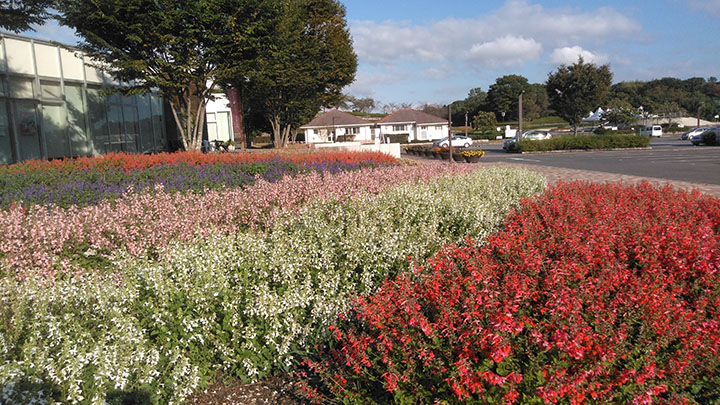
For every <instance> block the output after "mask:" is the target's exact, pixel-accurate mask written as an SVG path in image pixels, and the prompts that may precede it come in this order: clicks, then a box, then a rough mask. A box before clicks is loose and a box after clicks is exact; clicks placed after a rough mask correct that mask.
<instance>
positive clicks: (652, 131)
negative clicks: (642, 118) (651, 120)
mask: <svg viewBox="0 0 720 405" xmlns="http://www.w3.org/2000/svg"><path fill="white" fill-rule="evenodd" d="M640 135H646V136H656V137H658V138H659V137H661V136H662V127H661V126H660V125H648V126H646V127H644V128H643V129H641V130H640Z"/></svg>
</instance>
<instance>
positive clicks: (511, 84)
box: [487, 75, 533, 119]
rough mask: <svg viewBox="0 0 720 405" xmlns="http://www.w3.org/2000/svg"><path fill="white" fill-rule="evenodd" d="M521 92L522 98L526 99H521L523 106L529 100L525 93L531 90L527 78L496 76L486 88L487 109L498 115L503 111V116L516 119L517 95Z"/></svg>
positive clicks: (527, 93)
mask: <svg viewBox="0 0 720 405" xmlns="http://www.w3.org/2000/svg"><path fill="white" fill-rule="evenodd" d="M521 92H525V97H524V99H527V101H526V100H523V107H524V106H525V104H526V103H527V102H529V101H530V100H531V97H527V96H526V95H529V94H530V93H531V92H533V87H532V86H531V85H530V83H528V79H527V78H525V77H523V76H519V75H507V76H503V77H499V78H497V79H496V80H495V83H494V84H492V85H490V89H489V90H488V95H487V102H488V106H487V108H488V110H490V111H493V112H495V113H496V114H498V117H501V115H500V112H501V111H505V118H507V119H513V118H514V119H517V117H518V96H519V95H520V93H521Z"/></svg>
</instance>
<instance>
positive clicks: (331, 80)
mask: <svg viewBox="0 0 720 405" xmlns="http://www.w3.org/2000/svg"><path fill="white" fill-rule="evenodd" d="M266 2H267V3H271V4H275V5H276V7H277V10H278V14H277V15H276V16H275V18H274V22H273V24H272V27H273V28H272V30H270V31H269V32H268V33H267V35H266V36H264V38H263V41H262V46H261V49H260V50H258V51H257V56H256V58H257V62H256V63H255V64H253V65H252V67H251V68H249V69H247V70H244V71H239V72H238V74H237V75H235V76H234V77H233V78H232V80H231V82H232V84H233V86H234V87H237V88H243V89H244V94H246V96H247V98H248V100H247V103H248V104H249V108H250V109H256V110H258V111H262V115H263V116H264V118H265V119H266V120H267V121H268V122H270V124H271V127H272V133H273V143H274V144H275V146H276V147H284V146H285V145H286V144H287V141H288V140H289V135H290V130H291V128H297V127H298V126H300V125H302V124H305V123H307V122H308V121H309V120H310V119H312V118H313V117H314V116H315V114H316V113H317V112H318V111H319V110H320V107H322V106H330V105H335V104H337V103H338V101H339V100H340V99H341V98H342V93H341V90H342V89H343V88H344V87H345V86H347V85H349V84H350V83H352V81H353V80H354V79H355V72H356V70H357V56H356V55H355V52H354V50H353V47H352V40H351V38H350V32H349V29H348V27H347V23H346V21H345V8H344V6H343V5H342V4H340V3H339V2H337V1H336V0H300V1H290V0H284V1H280V2H272V1H266Z"/></svg>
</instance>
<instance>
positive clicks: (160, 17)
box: [57, 0, 274, 150]
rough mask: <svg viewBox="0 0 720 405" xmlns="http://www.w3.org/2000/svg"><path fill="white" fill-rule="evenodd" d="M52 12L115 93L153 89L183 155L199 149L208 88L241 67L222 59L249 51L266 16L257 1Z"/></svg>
mask: <svg viewBox="0 0 720 405" xmlns="http://www.w3.org/2000/svg"><path fill="white" fill-rule="evenodd" d="M57 8H58V10H59V12H60V17H59V20H60V22H61V23H63V24H64V25H67V26H69V27H72V28H75V29H76V30H77V32H78V34H79V35H80V36H81V37H82V38H83V42H82V43H81V45H80V48H81V50H82V51H84V52H85V53H86V54H87V55H88V56H89V57H90V58H92V59H93V60H94V61H95V65H96V66H97V67H99V68H102V69H104V70H106V71H107V72H109V73H110V74H111V75H112V76H113V77H115V79H117V80H118V81H120V82H122V83H123V84H125V86H123V87H118V88H116V89H115V91H117V92H121V93H123V94H126V95H131V94H137V93H142V92H147V91H150V90H153V89H158V90H159V92H160V94H161V95H162V96H163V97H164V98H165V99H166V100H167V101H168V102H169V103H170V106H171V109H172V113H173V117H174V119H175V123H176V124H177V128H178V132H179V134H180V139H181V141H182V143H183V146H184V148H185V149H186V150H199V149H200V145H201V141H202V133H203V128H204V123H205V107H206V105H207V102H208V101H209V100H210V99H211V98H212V97H213V91H214V89H215V85H216V83H223V82H226V81H227V79H228V77H231V76H236V75H238V70H242V68H243V64H242V63H241V62H242V61H243V59H238V58H236V57H233V58H231V57H230V55H233V56H236V55H237V54H238V53H239V50H240V51H248V52H250V50H252V49H254V46H255V47H256V46H257V44H254V43H253V41H252V38H253V37H254V36H258V33H259V32H263V31H264V30H265V29H266V28H267V22H268V16H272V14H273V11H274V7H272V6H271V5H270V4H266V2H263V1H262V0H103V1H95V0H58V3H57Z"/></svg>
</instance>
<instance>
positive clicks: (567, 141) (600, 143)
mask: <svg viewBox="0 0 720 405" xmlns="http://www.w3.org/2000/svg"><path fill="white" fill-rule="evenodd" d="M649 145H650V138H649V137H647V136H638V135H614V134H607V135H579V136H559V137H555V138H551V139H544V140H539V141H532V140H522V141H520V142H516V143H513V144H511V145H510V147H509V148H508V151H509V152H537V151H551V150H575V149H581V150H582V149H615V148H645V147H648V146H649Z"/></svg>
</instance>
